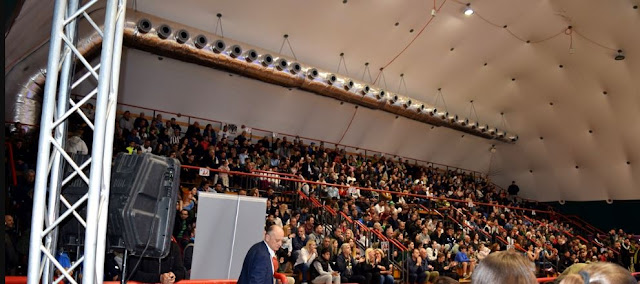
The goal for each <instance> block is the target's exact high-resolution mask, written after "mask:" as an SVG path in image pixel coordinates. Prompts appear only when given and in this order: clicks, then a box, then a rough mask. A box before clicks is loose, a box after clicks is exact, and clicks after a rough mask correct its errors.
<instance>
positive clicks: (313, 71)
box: [307, 68, 319, 80]
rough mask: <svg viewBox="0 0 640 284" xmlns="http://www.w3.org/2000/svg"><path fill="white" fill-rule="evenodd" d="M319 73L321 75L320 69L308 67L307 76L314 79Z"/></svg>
mask: <svg viewBox="0 0 640 284" xmlns="http://www.w3.org/2000/svg"><path fill="white" fill-rule="evenodd" d="M318 75H319V73H318V69H316V68H310V69H307V78H309V79H311V80H313V79H315V78H317V77H318Z"/></svg>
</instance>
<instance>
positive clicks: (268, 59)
mask: <svg viewBox="0 0 640 284" xmlns="http://www.w3.org/2000/svg"><path fill="white" fill-rule="evenodd" d="M259 60H260V64H262V66H264V67H269V65H271V64H273V56H271V54H268V53H267V54H263V55H262V56H260V58H259Z"/></svg>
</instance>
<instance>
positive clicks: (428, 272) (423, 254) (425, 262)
mask: <svg viewBox="0 0 640 284" xmlns="http://www.w3.org/2000/svg"><path fill="white" fill-rule="evenodd" d="M419 251H420V258H421V259H422V271H424V274H425V276H426V277H427V278H426V279H427V281H429V282H433V280H435V279H436V278H438V276H439V275H440V273H439V272H438V271H436V270H435V269H434V267H433V266H432V265H430V264H429V255H428V253H427V250H426V249H425V248H420V249H419Z"/></svg>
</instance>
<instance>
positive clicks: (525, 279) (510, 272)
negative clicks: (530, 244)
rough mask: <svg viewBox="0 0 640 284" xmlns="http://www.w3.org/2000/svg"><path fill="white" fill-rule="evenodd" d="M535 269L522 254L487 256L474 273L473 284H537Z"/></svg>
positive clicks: (509, 252)
mask: <svg viewBox="0 0 640 284" xmlns="http://www.w3.org/2000/svg"><path fill="white" fill-rule="evenodd" d="M534 272H535V267H534V265H533V262H531V261H529V260H528V259H527V258H525V257H524V256H523V255H522V254H520V253H516V252H513V251H501V252H496V253H492V254H490V255H489V256H487V257H486V258H485V259H484V260H483V261H482V262H481V263H480V264H479V265H478V268H477V269H476V270H475V271H474V272H473V276H472V277H471V283H472V284H496V283H509V284H536V283H538V281H537V280H536V276H535V274H534Z"/></svg>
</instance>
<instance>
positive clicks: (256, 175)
mask: <svg viewBox="0 0 640 284" xmlns="http://www.w3.org/2000/svg"><path fill="white" fill-rule="evenodd" d="M182 167H183V168H187V169H201V168H202V169H205V168H206V167H197V166H188V165H182ZM206 169H208V170H209V171H212V172H222V173H227V174H232V175H244V176H253V177H260V178H265V176H264V175H261V174H252V173H245V172H236V171H224V170H219V169H211V168H206ZM274 173H276V174H277V172H274ZM268 178H270V179H279V180H285V181H294V182H302V183H308V184H315V185H324V186H333V187H337V188H343V189H346V188H348V187H350V186H347V185H340V184H335V183H325V182H316V181H311V180H304V179H301V178H297V179H293V178H286V177H268ZM354 188H357V189H359V190H365V191H373V192H378V193H389V194H395V195H402V196H412V197H418V198H422V199H430V200H446V201H450V202H461V203H467V201H465V200H460V199H452V198H444V197H428V196H426V195H419V194H415V193H404V192H397V191H389V190H382V189H373V188H364V187H359V186H354ZM473 204H476V205H483V206H493V207H500V208H509V209H514V210H523V211H535V212H537V213H546V214H553V213H554V212H552V211H544V210H536V209H529V208H521V207H515V206H508V205H499V204H493V203H484V202H475V201H474V203H473Z"/></svg>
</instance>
